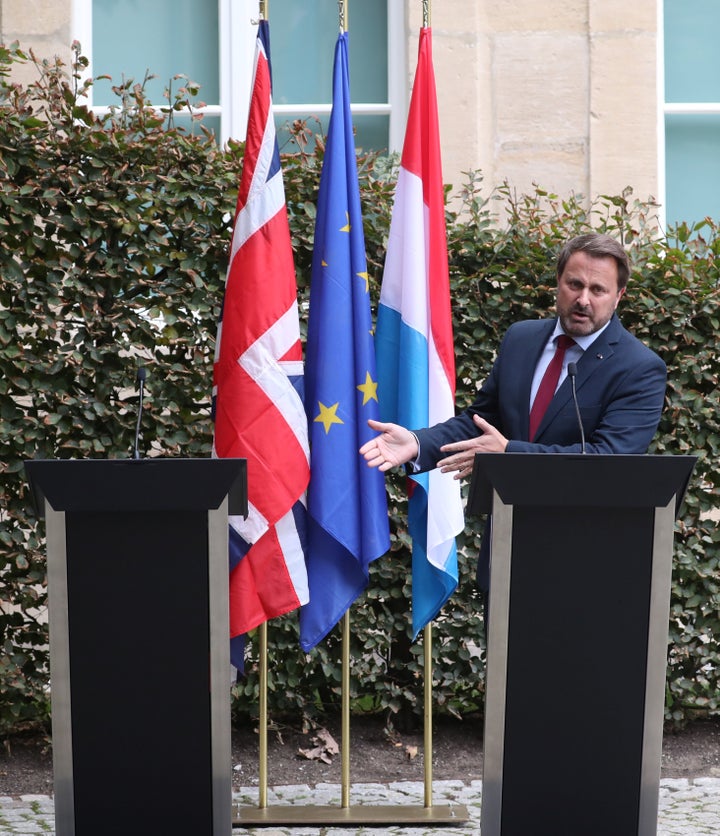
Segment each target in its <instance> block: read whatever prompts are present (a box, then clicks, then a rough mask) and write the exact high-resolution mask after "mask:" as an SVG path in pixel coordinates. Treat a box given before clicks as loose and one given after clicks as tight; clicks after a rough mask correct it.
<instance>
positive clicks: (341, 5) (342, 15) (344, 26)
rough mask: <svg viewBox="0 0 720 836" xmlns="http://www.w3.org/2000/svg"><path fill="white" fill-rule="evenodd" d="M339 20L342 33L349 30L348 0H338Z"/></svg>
mask: <svg viewBox="0 0 720 836" xmlns="http://www.w3.org/2000/svg"><path fill="white" fill-rule="evenodd" d="M338 22H339V26H340V33H341V34H342V33H343V32H347V30H348V6H347V0H338Z"/></svg>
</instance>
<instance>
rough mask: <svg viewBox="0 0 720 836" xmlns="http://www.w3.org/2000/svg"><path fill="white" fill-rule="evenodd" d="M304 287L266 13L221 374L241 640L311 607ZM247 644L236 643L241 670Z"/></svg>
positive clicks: (217, 447)
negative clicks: (300, 290)
mask: <svg viewBox="0 0 720 836" xmlns="http://www.w3.org/2000/svg"><path fill="white" fill-rule="evenodd" d="M302 382H303V363H302V348H301V344H300V325H299V318H298V305H297V286H296V282H295V268H294V263H293V254H292V246H291V241H290V229H289V226H288V217H287V209H286V206H285V189H284V186H283V180H282V171H281V168H280V155H279V152H278V146H277V139H276V136H275V125H274V121H273V116H272V79H271V69H270V38H269V26H268V23H267V21H264V20H263V21H261V22H260V27H259V31H258V37H257V42H256V50H255V67H254V78H253V89H252V97H251V102H250V114H249V117H248V129H247V139H246V145H245V158H244V160H243V168H242V175H241V179H240V188H239V193H238V200H237V207H236V210H235V224H234V228H233V236H232V247H231V252H230V265H229V268H228V274H227V280H226V286H225V297H224V300H223V309H222V312H221V316H220V324H219V326H218V335H217V344H216V351H215V366H214V381H213V417H214V421H215V438H214V443H213V455H214V456H217V457H218V458H229V457H237V458H246V459H247V472H248V500H249V508H250V510H249V514H248V517H247V519H243V518H242V517H231V518H230V636H231V639H233V638H234V637H242V636H243V635H244V634H245V633H246V632H247V631H248V630H252V629H253V628H254V627H257V626H258V625H259V624H262V623H263V622H264V621H267V620H268V619H270V618H274V617H276V616H279V615H282V614H283V613H286V612H290V611H291V610H294V609H296V608H298V607H299V606H301V605H302V604H305V603H307V601H308V583H307V572H306V568H305V514H306V511H305V507H306V489H307V485H308V481H309V476H310V467H309V455H310V454H309V446H308V433H307V419H306V416H305V410H304V407H303V391H302V389H303V385H302ZM243 645H244V643H243V642H239V643H238V642H232V641H231V657H232V662H233V664H234V665H235V666H236V667H237V668H239V669H241V670H242V667H243V664H242V655H243V653H242V648H243Z"/></svg>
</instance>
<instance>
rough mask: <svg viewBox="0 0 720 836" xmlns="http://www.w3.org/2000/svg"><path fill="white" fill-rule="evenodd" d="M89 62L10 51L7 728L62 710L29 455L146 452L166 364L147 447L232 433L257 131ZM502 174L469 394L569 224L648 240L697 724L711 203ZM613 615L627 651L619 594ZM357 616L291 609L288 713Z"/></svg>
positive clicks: (378, 242) (646, 261)
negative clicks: (242, 140) (228, 138)
mask: <svg viewBox="0 0 720 836" xmlns="http://www.w3.org/2000/svg"><path fill="white" fill-rule="evenodd" d="M75 58H76V64H75V66H73V67H72V68H70V70H69V72H68V71H67V70H66V68H65V67H63V66H61V65H60V64H57V63H56V64H43V63H37V68H38V81H37V82H36V83H35V84H33V85H31V86H30V87H28V88H27V89H23V88H20V87H18V86H16V85H13V84H12V83H11V82H10V80H9V70H10V69H11V67H12V65H13V63H14V62H17V61H24V60H26V59H27V56H24V55H23V54H22V53H21V52H20V51H19V49H18V48H17V47H11V48H0V277H1V284H0V473H1V474H2V482H1V486H0V498H1V506H0V516H1V520H2V528H1V530H0V549H1V550H0V577H1V584H0V641H1V642H2V654H1V655H0V735H8V734H10V733H13V732H17V731H20V730H22V729H24V728H31V727H35V726H38V725H42V724H45V723H46V722H47V717H48V712H49V695H48V678H49V677H48V654H47V638H48V637H47V627H46V623H45V617H44V614H45V608H46V586H45V559H44V532H43V527H42V523H40V522H39V521H38V520H37V519H36V516H35V512H34V510H33V508H32V505H31V502H30V497H29V493H28V487H27V484H26V481H25V477H24V473H23V462H24V461H25V460H26V459H29V458H53V457H59V458H82V457H125V456H128V455H129V453H130V451H131V449H132V444H133V435H134V426H135V415H136V407H137V394H136V392H135V388H134V382H135V374H136V369H137V367H138V365H139V364H142V365H144V366H146V368H147V370H148V381H147V389H146V403H145V407H146V408H145V412H144V418H143V425H142V446H143V451H144V452H147V453H150V454H159V455H164V456H187V457H193V456H208V455H210V449H211V439H212V426H211V422H210V414H209V400H210V391H211V385H212V358H213V350H214V337H215V331H216V323H217V317H218V311H219V306H220V301H221V297H222V289H223V282H224V275H225V270H226V267H227V251H228V245H229V241H230V235H231V226H232V215H233V211H234V202H235V197H236V185H237V182H238V176H239V172H240V167H241V162H242V151H243V148H242V145H241V144H235V143H230V145H229V147H228V148H226V149H222V150H220V149H218V148H217V146H216V144H215V143H214V140H213V138H212V137H210V136H208V135H206V133H205V132H204V131H203V129H202V124H201V123H197V124H196V127H195V128H194V129H193V130H194V133H192V134H188V133H183V132H181V131H178V130H175V129H174V128H173V127H172V124H171V123H172V117H173V114H174V112H175V111H176V110H177V109H179V108H181V107H183V106H184V105H185V104H188V103H189V104H192V102H193V101H194V98H193V97H194V95H195V93H196V92H197V91H196V90H195V89H194V87H193V85H192V84H191V83H186V84H184V85H182V84H181V86H180V87H179V89H178V92H177V93H176V94H175V95H174V96H173V95H169V96H168V105H167V107H166V108H165V109H164V112H161V113H157V114H153V113H150V112H148V111H146V110H142V107H141V106H142V105H143V104H144V102H145V99H144V92H143V86H142V84H139V85H135V84H133V83H132V82H128V83H126V84H124V85H123V86H122V87H120V88H118V89H117V93H118V107H117V109H116V111H115V112H114V113H113V114H111V115H110V116H108V117H104V118H98V117H95V116H94V115H93V114H91V113H90V112H89V111H88V109H87V108H86V107H85V105H84V104H83V101H84V98H83V94H84V92H85V90H86V87H87V85H88V84H89V83H88V82H81V81H80V78H79V71H80V70H81V69H82V68H83V67H84V66H85V64H86V62H85V59H83V58H82V57H81V56H79V54H77V53H76V56H75ZM308 130H309V129H308V126H306V125H297V126H296V127H295V131H294V136H295V143H296V145H295V146H294V147H293V148H292V149H285V150H292V151H293V152H294V153H292V154H289V155H287V156H286V157H285V158H284V172H285V186H286V194H287V200H288V207H289V211H290V219H291V229H292V235H293V244H294V248H295V255H296V266H297V271H298V287H299V293H300V295H301V303H303V304H301V310H302V311H303V314H304V315H306V313H307V298H308V281H309V275H310V263H311V256H312V240H313V225H314V217H315V200H316V190H317V184H318V177H319V171H320V166H321V164H322V155H323V146H322V141H321V139H320V138H318V141H317V143H315V144H313V147H312V150H308V149H309V147H310V146H309V145H307V144H306V139H307V131H308ZM359 167H360V180H361V190H362V199H363V209H364V218H365V233H366V245H367V253H368V262H369V270H370V272H371V288H372V292H373V294H374V297H375V296H376V295H377V292H378V289H379V284H380V279H381V275H382V263H383V258H384V253H385V244H386V237H387V231H388V226H389V219H390V213H391V205H392V192H393V182H394V177H393V165H392V162H391V161H388V160H387V159H385V158H382V157H378V156H374V155H369V156H361V157H360V158H359ZM481 186H482V184H481V182H480V179H479V175H477V174H476V173H471V174H469V175H468V176H467V181H466V183H465V184H464V186H463V187H462V188H460V189H456V190H455V191H454V192H453V193H452V200H451V202H450V206H451V207H452V208H451V209H449V210H448V214H447V218H448V238H449V251H450V259H451V281H452V295H453V308H454V316H455V322H454V327H455V335H456V360H457V377H458V404H459V406H462V405H464V404H466V403H468V402H469V401H470V400H471V399H472V397H473V393H474V392H475V387H476V384H477V382H478V381H482V380H483V379H484V377H485V375H486V374H487V371H488V369H489V367H490V364H491V363H492V360H493V355H494V352H495V350H496V347H497V345H498V344H499V340H500V337H501V335H502V334H503V332H504V331H505V329H506V328H507V326H508V325H509V324H510V323H511V322H513V321H515V320H516V319H518V318H522V317H533V316H536V315H545V314H546V313H547V312H548V310H550V309H551V308H552V306H553V303H554V273H553V261H554V256H555V253H556V252H557V250H558V248H559V246H560V244H561V243H562V242H563V241H564V240H565V239H566V238H567V237H568V236H569V235H571V234H574V233H576V232H579V231H585V230H587V229H588V228H590V227H592V228H595V229H599V230H606V231H608V232H610V233H611V234H613V235H616V236H618V237H620V238H622V240H623V241H624V242H625V243H626V244H627V245H628V247H629V251H630V253H631V258H632V261H633V265H634V271H633V276H632V280H631V284H630V288H629V291H628V294H627V296H626V298H625V300H623V303H622V305H621V313H622V318H623V320H624V322H625V324H626V325H627V326H628V327H629V328H630V329H631V330H632V331H634V332H635V333H636V334H637V336H639V337H640V338H641V339H643V340H644V341H645V342H647V343H648V344H649V345H651V346H652V347H653V348H654V349H655V350H656V351H657V352H658V353H660V354H661V355H662V356H663V358H664V359H665V361H666V362H667V364H668V368H669V379H670V384H669V387H668V392H667V406H666V409H665V412H664V415H663V419H662V424H661V427H660V431H659V432H658V435H657V437H656V440H655V443H654V447H653V452H655V453H669V454H673V453H693V454H696V455H698V456H699V462H698V467H697V470H696V473H695V477H694V480H693V483H692V486H691V490H690V492H689V495H688V497H687V501H686V503H685V505H684V508H683V511H682V516H681V518H680V520H679V521H678V525H677V534H676V550H675V572H674V580H673V591H672V611H671V618H670V644H669V656H668V659H669V669H668V678H667V700H666V716H667V719H668V720H669V721H671V722H675V723H678V724H681V723H683V722H686V721H687V720H688V719H691V718H693V717H695V716H698V715H704V716H707V715H717V714H718V713H719V710H720V709H719V706H718V693H720V682H719V681H718V667H719V663H720V651H719V648H718V637H719V636H720V616H719V615H718V612H719V610H720V592H719V585H720V583H719V574H720V573H719V569H718V534H717V526H716V523H715V521H714V520H713V519H711V518H710V516H709V514H710V512H712V511H716V510H717V505H718V499H717V497H718V474H717V467H716V462H717V454H718V443H719V441H718V440H719V438H720V435H719V433H718V429H719V428H718V386H717V382H718V350H717V336H716V335H717V333H718V330H719V321H720V315H719V311H718V267H717V263H718V262H717V257H718V251H719V250H720V239H719V238H718V235H717V229H716V227H715V225H714V224H713V223H712V222H710V221H707V222H705V223H704V224H701V225H699V226H698V227H697V228H696V229H693V230H690V229H687V228H685V227H680V228H678V229H676V230H673V231H672V234H671V236H670V237H669V238H668V239H662V238H658V237H656V233H655V231H654V230H655V227H654V226H653V224H652V223H651V217H650V216H651V213H652V208H653V207H652V206H648V205H643V204H639V203H630V202H629V201H630V193H629V191H628V193H627V194H625V195H620V196H613V197H606V198H601V199H599V200H598V201H597V202H596V203H595V204H594V205H593V206H592V207H591V208H590V209H587V208H584V207H586V203H585V201H583V200H580V199H578V200H577V201H575V200H572V201H569V202H561V201H559V200H557V199H556V198H555V197H553V196H552V195H549V194H546V193H544V192H542V191H541V190H540V189H537V190H536V191H535V193H534V194H531V195H524V196H516V195H515V194H514V193H512V192H510V191H509V190H507V189H500V190H497V191H495V192H493V193H492V194H490V195H488V194H486V193H485V192H484V191H483V190H482V188H481ZM303 326H304V321H303ZM387 484H388V493H389V499H390V516H391V527H392V548H391V551H390V553H389V554H388V555H387V556H385V557H384V558H383V559H381V560H379V561H377V562H376V563H375V564H374V566H373V569H372V577H371V583H370V586H369V589H368V591H367V593H366V594H365V595H364V597H363V598H362V599H361V600H360V601H359V603H358V604H357V606H355V607H354V608H353V612H352V621H353V638H352V644H353V648H352V653H353V676H352V685H351V687H352V694H353V699H354V706H355V708H356V710H358V711H361V710H363V711H384V712H387V714H388V718H389V719H390V720H391V719H393V718H395V717H396V716H398V715H405V714H407V713H408V712H410V713H413V712H414V713H420V710H421V706H422V668H423V665H422V643H421V642H416V643H413V642H412V641H411V637H410V635H409V629H410V627H409V618H408V613H409V600H410V543H409V538H408V534H407V528H406V520H405V510H406V509H405V501H404V499H403V496H404V486H403V484H402V482H401V480H400V478H399V477H398V476H396V475H392V476H390V477H389V478H388V480H387ZM478 529H479V521H476V520H473V521H469V525H468V527H467V529H466V531H465V533H464V534H463V535H462V536H461V537H460V538H459V541H458V542H459V551H460V575H461V578H460V585H459V588H458V590H457V593H456V594H455V596H454V597H453V599H452V601H451V603H450V604H449V605H448V606H447V607H446V608H445V610H444V612H443V614H442V616H441V617H440V618H439V619H438V621H437V622H436V624H435V627H434V645H433V659H434V674H433V678H434V695H435V702H436V705H437V710H438V711H446V712H452V713H455V714H458V715H463V714H467V713H470V712H475V711H477V710H479V709H481V707H482V698H483V690H484V643H483V635H482V620H481V602H480V600H479V598H478V596H477V594H476V592H475V589H474V561H475V555H476V553H477V549H478V535H477V534H476V531H477V530H478ZM618 582H619V583H621V582H622V579H619V580H618ZM97 594H98V595H102V594H103V590H102V589H98V590H97ZM128 609H129V610H131V609H132V602H128ZM607 631H608V641H609V642H614V643H616V644H617V653H618V654H621V653H622V652H623V646H622V638H623V637H622V635H618V634H617V632H616V631H615V630H614V629H613V625H612V612H611V610H610V608H609V609H608V623H607ZM338 632H339V631H334V632H333V634H331V636H330V638H329V639H328V640H327V641H326V642H324V643H323V644H322V645H321V646H320V647H319V648H318V649H316V650H315V651H313V652H312V653H311V654H308V655H306V654H304V653H302V652H301V651H300V649H299V647H298V643H297V627H296V615H294V614H293V615H290V616H287V617H284V618H282V619H277V620H276V621H274V622H272V623H271V624H270V625H269V628H268V633H269V640H270V657H271V658H270V670H271V671H272V675H271V678H270V683H269V692H270V693H269V705H270V711H271V713H272V714H273V715H274V716H280V715H293V716H295V717H304V718H313V717H315V716H318V715H321V714H323V713H324V712H329V711H333V710H335V708H336V707H337V705H338V703H339V685H340V665H339V655H340V639H339V635H337V633H338ZM253 638H254V637H253V636H251V637H250V639H251V640H250V645H249V659H248V666H247V676H246V678H245V679H244V680H243V681H242V682H241V683H239V684H238V685H237V686H235V688H234V699H233V705H234V710H235V712H236V714H238V715H241V714H253V713H255V712H256V706H257V687H258V680H257V650H256V642H254V640H253ZM608 675H609V676H612V671H608ZM617 687H618V688H622V687H623V683H622V682H618V683H617ZM171 694H172V683H168V695H169V697H170V698H171ZM101 698H102V697H101V696H99V699H101Z"/></svg>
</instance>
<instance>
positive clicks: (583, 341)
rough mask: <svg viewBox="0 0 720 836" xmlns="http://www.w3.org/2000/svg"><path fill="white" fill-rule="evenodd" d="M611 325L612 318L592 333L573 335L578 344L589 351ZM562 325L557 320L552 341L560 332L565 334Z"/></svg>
mask: <svg viewBox="0 0 720 836" xmlns="http://www.w3.org/2000/svg"><path fill="white" fill-rule="evenodd" d="M608 325H610V320H608V321H607V322H606V323H605V324H604V325H603V327H602V328H600V329H599V330H598V331H593V333H592V334H585V335H583V336H581V337H572V339H573V340H575V342H576V343H577V345H578V346H579V347H580V348H581V349H582V350H583V351H587V350H588V348H590V346H591V345H592V344H593V343H594V342H595V340H596V339H597V338H598V337H599V336H600V334H602V332H603V331H604V330H605V329H606V328H607V327H608ZM564 333H565V332H564V331H563V328H562V325H560V320H559V319H557V320H555V330H554V331H553V332H552V336H551V337H550V340H551V341H554V340H555V337H558V336H559V335H560V334H564Z"/></svg>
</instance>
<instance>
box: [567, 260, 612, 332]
mask: <svg viewBox="0 0 720 836" xmlns="http://www.w3.org/2000/svg"><path fill="white" fill-rule="evenodd" d="M624 292H625V288H623V289H622V290H618V277H617V264H616V263H615V259H614V258H612V256H603V257H602V258H595V257H593V256H590V255H588V254H587V253H584V252H582V251H580V252H576V253H573V254H572V255H571V256H570V258H569V259H568V260H567V263H566V264H565V269H564V270H563V272H562V275H561V276H560V277H559V278H558V287H557V312H558V316H559V317H560V323H561V324H562V327H563V329H564V331H565V333H566V334H567V335H568V336H570V337H583V336H587V335H588V334H594V333H595V331H598V330H599V329H600V328H602V327H603V325H605V323H607V322H609V320H610V318H611V317H612V315H613V312H614V311H615V308H617V305H618V302H619V301H620V299H621V298H622V295H623V293H624Z"/></svg>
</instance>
